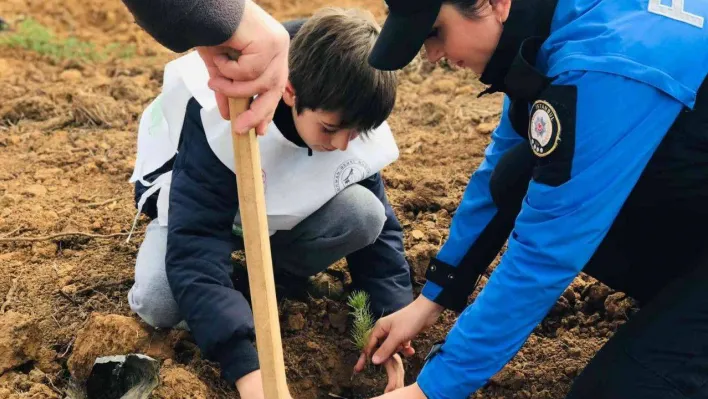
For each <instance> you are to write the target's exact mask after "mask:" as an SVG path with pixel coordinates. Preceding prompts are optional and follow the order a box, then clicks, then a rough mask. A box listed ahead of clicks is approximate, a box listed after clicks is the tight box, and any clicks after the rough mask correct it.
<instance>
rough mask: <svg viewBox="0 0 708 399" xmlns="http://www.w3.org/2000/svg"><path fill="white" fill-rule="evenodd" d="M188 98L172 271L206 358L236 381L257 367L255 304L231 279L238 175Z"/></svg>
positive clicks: (170, 251)
mask: <svg viewBox="0 0 708 399" xmlns="http://www.w3.org/2000/svg"><path fill="white" fill-rule="evenodd" d="M199 111H200V106H199V104H198V103H197V102H196V101H195V100H194V99H192V100H190V102H189V104H188V106H187V114H186V116H185V120H184V125H183V128H182V134H181V136H182V145H181V146H180V150H179V153H178V154H177V156H176V159H175V164H174V168H173V174H172V183H171V188H170V198H169V215H168V218H169V223H168V235H167V255H166V259H165V261H166V271H167V279H168V281H169V284H170V287H171V289H172V293H173V295H174V297H175V300H176V301H177V304H178V305H179V310H180V313H181V315H182V317H183V318H184V320H186V322H187V325H188V326H189V328H190V330H191V332H192V334H193V336H194V339H195V340H196V342H197V344H198V345H199V348H200V349H201V350H202V353H203V354H204V355H205V357H206V358H208V359H210V360H214V361H218V362H219V363H220V366H221V370H222V374H223V376H224V378H225V379H226V380H227V381H229V382H230V383H234V382H235V381H236V380H238V379H239V378H240V377H242V376H244V375H246V374H248V373H249V372H251V371H254V370H256V369H258V368H259V365H258V355H257V353H256V349H255V346H254V344H253V340H254V338H255V332H254V325H253V315H252V313H251V308H250V306H249V304H248V302H247V301H246V299H245V298H244V296H243V295H242V294H241V292H239V291H237V290H235V289H234V286H233V283H232V281H231V273H232V271H233V270H232V269H233V266H232V265H231V260H230V259H231V252H232V251H233V250H234V247H233V240H232V226H233V220H234V217H235V215H236V212H237V209H238V192H237V190H236V179H235V176H234V174H233V173H232V172H231V170H230V169H228V168H227V167H226V166H224V165H223V164H222V163H221V161H219V159H218V158H217V157H216V155H214V153H213V152H212V151H211V149H210V147H209V144H208V143H207V141H206V136H205V134H204V129H203V127H202V124H201V117H200V115H199Z"/></svg>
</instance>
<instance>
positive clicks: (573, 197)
mask: <svg viewBox="0 0 708 399" xmlns="http://www.w3.org/2000/svg"><path fill="white" fill-rule="evenodd" d="M387 4H388V6H389V16H388V18H387V20H386V22H385V25H384V28H383V31H382V34H381V36H380V37H379V39H378V42H377V44H376V46H375V48H374V50H373V52H372V54H371V56H370V63H371V64H372V65H373V66H374V67H376V68H380V69H399V68H402V67H403V66H405V65H406V64H407V63H408V62H410V61H411V60H412V59H413V57H414V56H415V55H416V54H417V52H418V51H419V49H420V48H421V46H424V47H425V49H426V52H427V56H428V58H429V60H430V61H432V62H435V61H438V60H440V59H442V58H446V59H447V60H448V62H450V63H453V64H455V65H458V66H460V67H465V68H470V69H472V70H473V71H475V72H477V73H478V74H480V80H481V81H482V82H483V83H485V84H487V85H489V88H488V89H487V90H486V91H485V92H484V93H483V94H487V93H494V92H503V93H504V95H505V96H504V106H503V115H502V118H501V121H500V123H499V126H498V127H497V129H496V130H495V131H494V133H493V135H492V141H491V143H490V145H489V146H488V147H487V149H486V151H485V158H484V160H483V162H482V163H481V164H480V166H479V168H478V169H477V170H476V171H475V172H474V173H473V175H472V176H471V179H470V182H469V185H468V187H467V189H466V191H465V193H464V195H463V198H462V200H461V203H460V205H459V208H458V209H457V211H456V212H455V215H454V218H453V220H452V225H451V228H450V234H449V238H448V240H447V241H446V243H445V245H444V246H443V247H442V248H441V250H440V252H439V253H438V254H437V256H436V257H435V258H434V259H433V260H432V261H431V263H430V265H429V268H428V270H427V273H426V277H427V283H426V285H425V287H424V289H423V292H422V294H421V295H420V296H419V297H418V298H417V299H416V300H415V301H414V302H413V303H412V304H411V305H409V306H408V307H406V308H404V309H402V310H400V311H398V312H397V313H394V314H392V315H390V316H388V317H386V318H383V319H381V320H380V321H379V322H378V323H377V325H376V327H375V329H374V331H373V332H372V334H371V341H370V343H369V345H368V346H367V348H366V349H365V351H364V354H362V358H361V359H360V362H359V363H358V364H357V369H361V368H362V367H363V365H364V363H365V362H366V361H368V359H370V358H371V360H373V362H374V363H375V364H380V363H381V362H383V361H384V360H385V359H387V358H388V357H389V356H391V354H392V353H394V352H396V351H400V352H403V353H404V354H406V355H410V354H411V353H413V348H412V347H411V346H410V340H411V339H413V338H414V337H415V336H416V335H417V334H418V333H420V332H421V331H422V330H424V329H426V328H427V327H429V326H431V325H432V324H433V323H435V321H436V320H437V318H438V315H439V314H440V312H441V311H442V310H443V309H451V310H455V311H459V312H461V314H460V316H459V319H458V320H457V322H456V323H455V325H454V326H453V328H452V329H451V331H450V332H449V334H448V335H447V337H446V339H445V341H444V342H442V343H441V344H440V345H436V347H435V348H434V349H433V350H432V351H431V352H430V354H429V356H428V358H427V360H426V364H425V366H424V368H423V370H422V371H421V373H420V375H419V376H418V378H417V382H416V383H415V384H413V385H410V386H408V387H405V388H403V389H400V390H398V391H395V392H393V393H389V394H387V395H385V396H384V397H385V398H386V399H393V398H404V397H405V398H424V397H427V398H430V399H438V398H455V399H456V398H459V399H463V398H466V397H468V396H469V395H470V394H472V393H473V392H475V391H476V390H478V389H479V388H481V387H483V386H484V384H485V383H486V382H487V381H488V380H489V378H490V377H491V376H493V375H494V374H495V373H496V372H498V371H499V370H500V369H501V368H502V367H504V365H505V364H506V363H507V362H508V361H509V360H510V359H511V358H512V357H513V356H514V355H515V354H516V352H517V351H518V350H519V348H520V347H521V346H522V345H523V344H524V342H525V341H526V339H527V338H528V336H529V335H530V334H531V332H532V330H533V329H534V327H535V326H536V325H537V324H538V323H539V322H540V321H541V320H542V319H543V318H544V316H545V315H546V314H547V312H548V311H549V309H550V308H551V307H552V306H553V305H554V303H555V302H556V300H557V299H558V297H559V296H560V295H561V294H562V293H563V292H564V290H565V289H566V287H568V285H569V284H570V282H571V281H572V280H573V279H574V278H575V277H576V276H577V275H578V274H579V273H580V272H585V273H587V274H589V275H591V276H593V277H595V278H597V279H599V280H600V281H602V282H603V283H605V284H607V285H609V286H610V287H611V288H613V289H615V290H619V291H622V292H625V293H627V294H628V295H630V296H632V297H633V298H635V299H637V300H638V301H639V303H640V306H641V310H640V311H639V312H638V313H637V314H636V315H634V316H633V317H632V318H631V319H630V320H629V321H628V322H627V323H626V324H625V325H623V326H622V327H621V328H620V329H619V330H618V331H617V333H616V334H615V335H614V336H613V337H612V338H611V339H610V340H609V341H608V342H607V344H606V345H605V346H604V347H603V348H602V349H601V350H600V351H599V352H598V353H597V354H596V356H595V357H594V358H593V359H592V360H591V362H590V363H589V364H588V366H587V367H586V368H585V370H583V372H582V373H581V375H580V376H579V377H578V378H577V379H576V381H575V382H574V384H573V386H572V388H571V390H570V393H569V394H568V396H567V398H569V399H571V398H572V399H579V398H594V399H615V398H617V399H619V398H623V399H625V398H643V399H654V398H663V399H666V398H691V399H696V398H701V399H702V398H708V228H706V226H708V83H706V74H707V73H708V31H707V30H706V27H705V18H708V3H707V2H705V1H702V0H625V1H615V0H566V1H557V0H479V1H478V0H444V1H441V0H388V1H387ZM507 240H508V248H507V250H506V252H505V253H504V255H503V257H502V259H501V262H500V264H499V265H498V266H497V268H496V269H495V270H494V272H493V273H492V274H491V276H490V278H489V281H488V282H487V284H486V285H485V287H484V289H483V290H482V291H481V293H480V294H479V295H478V296H477V298H476V299H475V301H474V302H473V303H472V304H470V305H469V306H467V298H468V296H469V294H470V293H471V292H472V291H473V289H474V287H475V285H476V283H477V282H478V279H479V276H480V275H481V274H482V273H484V271H485V269H486V268H487V267H488V265H489V264H490V262H491V261H492V260H493V259H494V257H495V256H496V255H497V254H498V253H499V251H500V249H501V247H502V245H503V244H504V243H505V242H507Z"/></svg>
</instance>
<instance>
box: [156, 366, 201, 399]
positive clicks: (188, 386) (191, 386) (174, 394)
mask: <svg viewBox="0 0 708 399" xmlns="http://www.w3.org/2000/svg"><path fill="white" fill-rule="evenodd" d="M152 397H153V398H155V399H181V398H189V399H207V398H208V397H209V391H208V389H207V387H206V385H204V383H203V382H202V381H200V380H199V378H198V377H197V376H195V375H194V374H193V373H192V372H190V371H188V370H186V369H185V368H183V367H180V366H176V367H162V368H161V369H160V386H159V387H158V388H157V389H156V390H155V391H153V393H152Z"/></svg>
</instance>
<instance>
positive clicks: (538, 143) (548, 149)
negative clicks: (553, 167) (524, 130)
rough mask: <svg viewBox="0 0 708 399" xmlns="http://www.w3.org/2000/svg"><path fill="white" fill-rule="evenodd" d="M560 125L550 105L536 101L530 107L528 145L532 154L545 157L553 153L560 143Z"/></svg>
mask: <svg viewBox="0 0 708 399" xmlns="http://www.w3.org/2000/svg"><path fill="white" fill-rule="evenodd" d="M560 135H561V125H560V121H559V120H558V114H557V113H556V110H555V109H554V108H553V106H551V104H549V103H547V102H545V101H543V100H538V101H536V102H535V103H533V107H531V120H530V123H529V144H530V145H531V149H532V150H533V152H534V154H536V155H537V156H539V157H545V156H548V155H550V154H551V153H552V152H553V151H555V149H556V147H557V146H558V142H559V141H560Z"/></svg>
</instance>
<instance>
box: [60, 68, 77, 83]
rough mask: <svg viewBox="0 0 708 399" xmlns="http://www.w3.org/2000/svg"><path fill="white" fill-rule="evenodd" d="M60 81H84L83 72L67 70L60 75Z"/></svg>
mask: <svg viewBox="0 0 708 399" xmlns="http://www.w3.org/2000/svg"><path fill="white" fill-rule="evenodd" d="M59 79H61V80H63V81H65V82H78V81H80V80H81V79H83V75H82V74H81V71H77V70H76V69H67V70H66V71H64V72H62V73H60V74H59Z"/></svg>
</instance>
